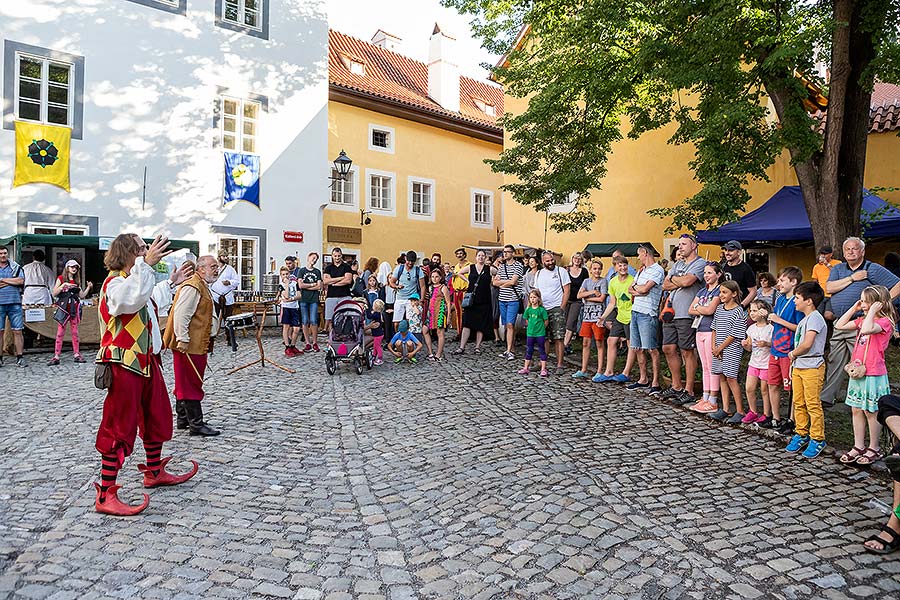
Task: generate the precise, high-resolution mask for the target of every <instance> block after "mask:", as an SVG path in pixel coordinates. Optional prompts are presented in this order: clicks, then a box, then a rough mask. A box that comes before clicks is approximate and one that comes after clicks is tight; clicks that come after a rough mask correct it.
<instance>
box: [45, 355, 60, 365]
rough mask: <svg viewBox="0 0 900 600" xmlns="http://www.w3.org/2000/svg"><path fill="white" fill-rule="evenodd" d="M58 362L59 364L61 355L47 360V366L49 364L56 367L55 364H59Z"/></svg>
mask: <svg viewBox="0 0 900 600" xmlns="http://www.w3.org/2000/svg"><path fill="white" fill-rule="evenodd" d="M58 364H59V357H58V356H54V357H53V358H51V359H50V360H48V361H47V366H48V367H54V366H56V365H58Z"/></svg>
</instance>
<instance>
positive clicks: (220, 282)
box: [209, 253, 240, 319]
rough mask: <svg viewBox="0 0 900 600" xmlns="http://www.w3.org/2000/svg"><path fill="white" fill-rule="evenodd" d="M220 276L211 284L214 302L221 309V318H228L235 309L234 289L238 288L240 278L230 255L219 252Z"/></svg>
mask: <svg viewBox="0 0 900 600" xmlns="http://www.w3.org/2000/svg"><path fill="white" fill-rule="evenodd" d="M217 260H218V261H219V278H218V279H216V281H215V283H213V284H212V285H211V286H209V291H210V293H212V299H213V303H214V304H215V305H216V308H217V309H218V311H219V318H220V319H227V318H228V317H230V316H231V313H232V312H233V311H234V291H235V290H236V289H238V284H239V283H240V278H239V277H238V274H237V271H235V270H234V267H232V266H231V265H229V264H228V255H227V254H224V253H219V256H218V258H217Z"/></svg>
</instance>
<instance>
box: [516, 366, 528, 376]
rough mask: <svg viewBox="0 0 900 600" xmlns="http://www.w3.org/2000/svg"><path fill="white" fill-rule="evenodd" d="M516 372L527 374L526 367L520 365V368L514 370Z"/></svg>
mask: <svg viewBox="0 0 900 600" xmlns="http://www.w3.org/2000/svg"><path fill="white" fill-rule="evenodd" d="M516 373H518V374H519V375H528V369H526V368H525V367H522V368H521V369H519V370H518V371H516Z"/></svg>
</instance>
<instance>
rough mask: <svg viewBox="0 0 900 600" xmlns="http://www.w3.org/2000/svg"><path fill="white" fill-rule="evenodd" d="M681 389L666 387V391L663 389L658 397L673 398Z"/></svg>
mask: <svg viewBox="0 0 900 600" xmlns="http://www.w3.org/2000/svg"><path fill="white" fill-rule="evenodd" d="M683 391H684V390H683V389H681V390H676V389H675V388H672V387H670V388H669V389H667V390H666V391H664V392H663V393H662V395H661V396H660V398H662V399H663V400H668V399H669V398H674V397H675V396H677V395H678V394H680V393H681V392H683Z"/></svg>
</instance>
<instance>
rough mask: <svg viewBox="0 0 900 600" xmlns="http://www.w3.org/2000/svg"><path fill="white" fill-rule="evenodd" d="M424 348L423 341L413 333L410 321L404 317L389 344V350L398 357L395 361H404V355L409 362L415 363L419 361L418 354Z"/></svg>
mask: <svg viewBox="0 0 900 600" xmlns="http://www.w3.org/2000/svg"><path fill="white" fill-rule="evenodd" d="M421 349H422V342H420V341H419V339H418V338H417V337H416V336H414V335H413V334H412V332H411V331H410V330H409V321H407V320H406V319H403V320H402V321H400V323H399V324H398V325H397V333H395V334H394V337H392V338H391V343H390V344H388V352H390V353H391V354H393V355H394V356H395V357H396V359H395V360H394V362H395V363H400V362H403V358H404V355H405V356H406V360H407V362H410V363H412V364H415V363H417V362H418V360H417V359H416V354H418V352H419V350H421Z"/></svg>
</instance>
